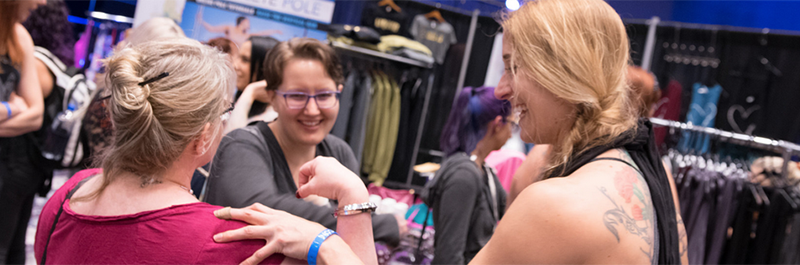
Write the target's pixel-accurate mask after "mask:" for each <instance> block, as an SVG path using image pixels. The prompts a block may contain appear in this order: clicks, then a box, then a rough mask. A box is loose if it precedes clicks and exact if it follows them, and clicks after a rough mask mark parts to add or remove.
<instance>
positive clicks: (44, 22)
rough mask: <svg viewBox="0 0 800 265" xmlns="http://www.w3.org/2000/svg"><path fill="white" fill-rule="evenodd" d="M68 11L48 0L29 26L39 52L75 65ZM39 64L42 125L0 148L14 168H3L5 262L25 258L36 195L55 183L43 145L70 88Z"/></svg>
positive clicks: (0, 221) (0, 228)
mask: <svg viewBox="0 0 800 265" xmlns="http://www.w3.org/2000/svg"><path fill="white" fill-rule="evenodd" d="M67 15H68V10H67V7H66V5H65V4H64V2H63V1H59V0H52V1H47V4H46V5H43V6H40V7H39V8H37V9H36V10H34V11H33V12H31V14H30V16H29V17H28V19H27V20H26V21H25V22H24V23H23V26H24V27H25V29H26V30H27V31H28V32H29V33H30V36H31V39H32V40H33V44H34V45H35V46H37V51H34V53H36V54H38V53H41V52H40V51H38V49H45V50H47V51H49V52H51V53H52V54H54V55H55V57H56V59H57V60H60V61H61V62H63V63H64V64H65V65H67V66H69V65H72V45H73V44H74V43H75V40H74V39H73V37H72V26H71V25H70V23H69V21H68V20H67ZM34 65H35V69H36V77H37V79H38V81H39V82H38V84H39V88H38V89H39V91H40V92H41V95H42V99H43V102H44V107H45V111H44V113H43V115H42V121H41V124H40V126H41V128H39V129H38V130H36V131H33V132H29V133H26V134H23V135H21V136H18V137H14V138H9V139H8V142H7V143H6V145H5V147H6V148H7V149H5V148H2V147H0V149H2V153H3V154H4V155H2V156H4V158H2V159H0V163H2V164H5V166H6V167H7V168H8V169H9V171H8V172H7V173H6V172H0V175H2V178H5V181H3V182H4V183H6V185H4V187H5V189H3V190H2V191H0V202H2V206H0V209H2V211H3V212H4V214H2V215H0V234H1V235H0V241H2V242H3V243H0V245H2V246H4V247H3V249H6V250H8V251H9V253H8V257H9V259H2V260H1V261H5V262H3V263H18V262H24V259H25V238H26V234H27V233H26V232H27V230H28V220H30V217H31V210H32V208H33V201H34V197H35V196H36V193H37V192H39V193H41V194H46V193H47V192H48V191H49V189H50V186H49V185H46V184H45V183H47V182H46V181H47V180H49V179H51V178H52V176H53V167H52V166H50V165H51V164H52V163H50V162H49V161H48V160H47V159H45V158H44V157H43V156H42V155H41V154H42V152H41V149H40V146H43V145H44V143H45V139H46V138H47V128H49V127H50V125H51V124H52V122H53V120H54V119H55V118H56V115H57V114H58V113H59V111H61V110H62V109H63V108H62V107H63V106H62V103H61V102H62V101H63V99H64V92H63V90H61V89H58V88H57V87H56V85H55V80H54V74H53V73H52V72H50V70H49V68H48V67H47V65H45V63H44V62H43V61H41V60H40V59H39V58H36V59H34ZM5 156H8V157H7V158H6V157H5ZM12 238H13V239H12ZM9 240H10V241H9ZM8 244H11V245H8ZM4 256H5V255H4ZM11 260H13V262H12V261H11Z"/></svg>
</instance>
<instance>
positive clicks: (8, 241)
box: [0, 1, 45, 264]
mask: <svg viewBox="0 0 800 265" xmlns="http://www.w3.org/2000/svg"><path fill="white" fill-rule="evenodd" d="M44 3H45V2H44V1H0V113H3V114H0V212H1V213H2V214H0V263H2V264H17V263H25V232H26V229H27V224H28V219H30V214H31V208H32V204H33V196H34V194H35V193H36V191H37V190H38V189H39V187H40V185H39V184H40V180H41V179H42V176H41V175H40V174H38V173H40V172H31V169H32V167H31V163H32V161H31V160H30V158H31V157H32V155H38V154H36V153H35V152H36V151H35V150H36V149H35V148H31V145H30V141H29V140H28V137H29V135H28V133H30V132H33V131H36V130H39V128H41V126H42V121H43V120H44V118H43V116H44V100H43V98H44V97H43V96H42V87H41V86H40V85H39V79H38V77H37V66H36V59H35V57H34V48H33V40H32V39H31V35H30V34H29V33H28V31H27V30H26V29H25V27H23V26H22V24H20V23H21V22H23V21H25V19H27V18H28V16H29V15H30V14H31V12H32V11H33V10H34V9H36V8H37V7H38V6H39V5H42V4H44Z"/></svg>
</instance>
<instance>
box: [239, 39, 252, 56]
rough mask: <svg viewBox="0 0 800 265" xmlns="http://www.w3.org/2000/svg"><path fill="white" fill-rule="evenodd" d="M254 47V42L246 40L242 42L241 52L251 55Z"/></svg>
mask: <svg viewBox="0 0 800 265" xmlns="http://www.w3.org/2000/svg"><path fill="white" fill-rule="evenodd" d="M252 48H253V42H252V41H245V42H244V43H242V47H240V48H239V54H241V55H246V56H250V52H251V50H252Z"/></svg>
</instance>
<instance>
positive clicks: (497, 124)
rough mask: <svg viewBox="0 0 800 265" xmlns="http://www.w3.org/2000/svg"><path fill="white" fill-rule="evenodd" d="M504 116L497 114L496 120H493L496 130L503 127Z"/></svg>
mask: <svg viewBox="0 0 800 265" xmlns="http://www.w3.org/2000/svg"><path fill="white" fill-rule="evenodd" d="M502 125H503V116H500V115H497V117H494V121H493V122H492V126H493V127H494V131H495V132H498V131H500V130H501V129H502V128H503V126H502Z"/></svg>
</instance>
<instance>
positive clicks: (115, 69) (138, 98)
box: [106, 48, 150, 110]
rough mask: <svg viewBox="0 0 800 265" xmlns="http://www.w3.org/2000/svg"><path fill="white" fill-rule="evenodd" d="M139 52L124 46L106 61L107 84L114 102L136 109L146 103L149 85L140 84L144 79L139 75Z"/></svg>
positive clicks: (140, 65) (140, 67)
mask: <svg viewBox="0 0 800 265" xmlns="http://www.w3.org/2000/svg"><path fill="white" fill-rule="evenodd" d="M140 57H141V54H140V53H139V52H137V51H136V50H134V49H131V48H125V49H122V50H120V51H118V52H117V54H116V56H113V57H112V58H111V59H109V60H108V61H107V62H106V67H107V68H108V73H109V75H108V82H107V83H108V85H109V88H110V89H111V95H112V97H113V100H114V101H115V102H116V104H120V105H122V106H123V107H124V108H126V109H129V110H138V109H141V108H142V107H144V106H146V105H148V104H147V103H148V101H147V99H148V98H149V97H150V85H149V84H145V85H143V86H140V85H139V83H141V82H143V81H145V79H144V77H142V76H141V73H140V71H141V69H142V68H144V67H143V66H142V64H141V58H140Z"/></svg>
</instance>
